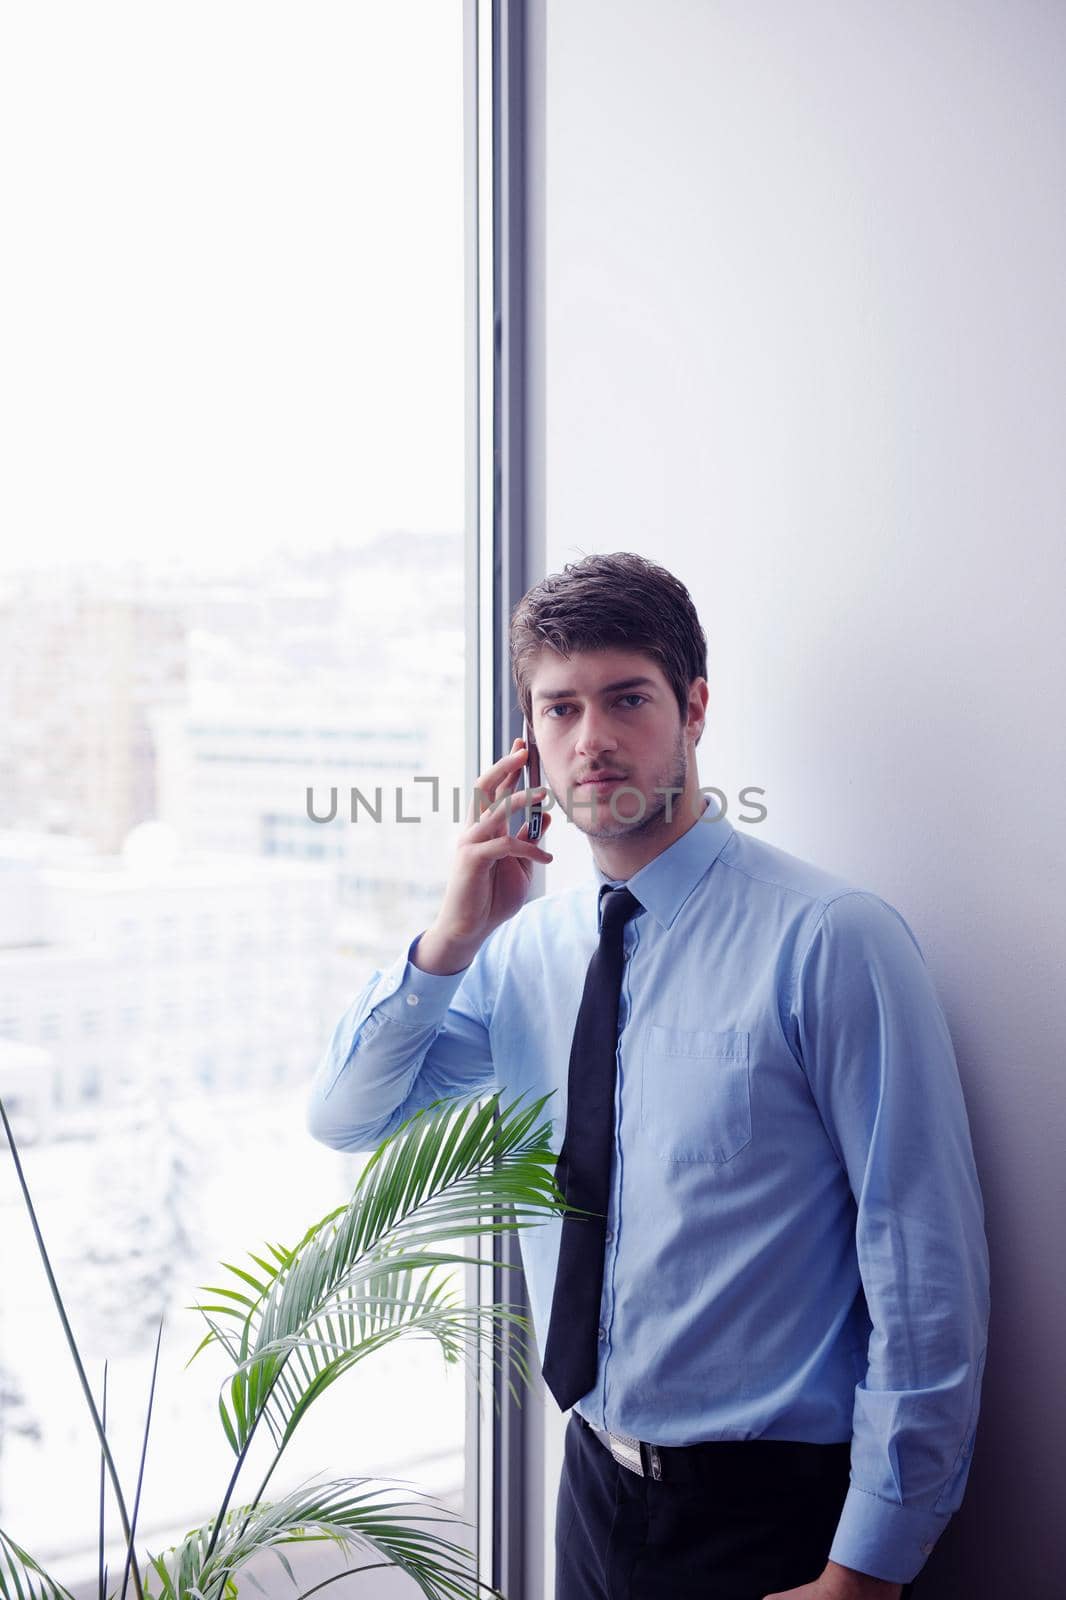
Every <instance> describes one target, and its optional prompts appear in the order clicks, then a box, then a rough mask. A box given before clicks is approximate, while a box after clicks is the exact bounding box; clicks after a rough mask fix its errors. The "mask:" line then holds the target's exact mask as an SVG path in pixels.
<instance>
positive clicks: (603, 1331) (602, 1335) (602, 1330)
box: [598, 1328, 607, 1339]
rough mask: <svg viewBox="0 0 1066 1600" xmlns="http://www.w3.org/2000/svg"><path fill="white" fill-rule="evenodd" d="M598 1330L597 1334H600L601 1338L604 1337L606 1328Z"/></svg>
mask: <svg viewBox="0 0 1066 1600" xmlns="http://www.w3.org/2000/svg"><path fill="white" fill-rule="evenodd" d="M598 1332H599V1335H600V1338H601V1339H606V1337H607V1329H606V1328H600V1329H599V1330H598Z"/></svg>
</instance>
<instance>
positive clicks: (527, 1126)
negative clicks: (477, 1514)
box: [0, 1095, 566, 1600]
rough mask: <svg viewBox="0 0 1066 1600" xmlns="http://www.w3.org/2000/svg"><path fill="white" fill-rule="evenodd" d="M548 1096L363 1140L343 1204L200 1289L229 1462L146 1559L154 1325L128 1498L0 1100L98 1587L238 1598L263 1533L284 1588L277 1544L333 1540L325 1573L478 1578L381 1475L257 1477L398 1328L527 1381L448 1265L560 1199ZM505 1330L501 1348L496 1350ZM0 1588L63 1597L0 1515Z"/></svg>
mask: <svg viewBox="0 0 1066 1600" xmlns="http://www.w3.org/2000/svg"><path fill="white" fill-rule="evenodd" d="M547 1099H548V1096H544V1097H542V1098H541V1099H539V1100H537V1101H535V1102H533V1103H532V1104H530V1105H528V1106H527V1107H525V1108H524V1109H520V1103H519V1102H515V1103H513V1104H511V1105H509V1106H506V1107H502V1106H501V1105H500V1101H499V1096H498V1095H496V1096H491V1097H489V1098H487V1099H479V1098H463V1099H458V1100H455V1099H451V1100H444V1101H438V1102H437V1103H435V1104H434V1105H432V1106H430V1107H428V1108H426V1110H424V1111H421V1112H419V1113H417V1114H416V1115H415V1116H413V1117H411V1118H410V1119H409V1120H408V1121H407V1122H406V1123H404V1125H403V1126H402V1127H401V1128H399V1129H398V1130H397V1131H396V1132H395V1133H394V1134H392V1135H391V1136H390V1137H389V1138H388V1139H386V1140H385V1141H384V1142H383V1143H382V1144H381V1145H380V1146H379V1147H378V1149H377V1150H375V1151H374V1153H373V1154H372V1155H371V1157H370V1159H369V1160H368V1162H367V1164H366V1166H365V1168H364V1169H363V1171H362V1173H361V1175H360V1177H359V1181H358V1183H357V1184H356V1187H355V1190H354V1192H353V1194H352V1197H351V1199H350V1200H349V1201H348V1203H347V1204H346V1205H344V1206H340V1207H337V1208H336V1209H335V1210H334V1211H331V1212H329V1213H328V1214H327V1215H326V1216H325V1217H323V1218H322V1219H321V1220H320V1221H318V1222H316V1223H314V1225H313V1226H312V1227H310V1228H309V1229H308V1230H307V1232H306V1233H305V1234H304V1236H303V1238H302V1239H301V1240H300V1241H299V1243H298V1244H297V1245H296V1246H295V1248H293V1249H286V1248H284V1247H283V1246H280V1245H268V1246H266V1247H265V1250H264V1253H263V1254H253V1253H252V1252H249V1259H250V1264H251V1270H245V1269H243V1268H240V1267H236V1266H228V1265H227V1266H226V1267H225V1271H226V1272H227V1273H228V1274H229V1276H228V1278H227V1279H226V1280H225V1281H224V1282H223V1283H222V1284H221V1285H212V1286H207V1287H205V1289H204V1291H203V1292H204V1293H205V1294H207V1295H209V1296H211V1298H210V1299H209V1300H207V1301H205V1302H203V1303H198V1304H197V1305H196V1306H195V1307H194V1308H192V1309H195V1310H197V1311H199V1312H200V1315H201V1316H202V1317H203V1319H204V1322H205V1323H206V1325H207V1332H206V1333H205V1334H204V1337H203V1339H202V1340H201V1341H200V1344H199V1345H198V1346H197V1348H196V1349H195V1350H194V1351H193V1353H192V1355H191V1356H190V1358H189V1362H187V1363H186V1365H187V1366H188V1365H189V1363H191V1362H192V1361H193V1360H195V1358H196V1357H197V1356H198V1355H199V1354H200V1352H201V1351H202V1350H203V1349H205V1348H206V1347H207V1346H208V1345H217V1346H220V1347H221V1349H222V1350H223V1351H224V1352H225V1354H226V1356H227V1357H228V1359H229V1363H230V1367H231V1369H232V1370H231V1371H230V1373H229V1376H228V1377H227V1378H226V1379H225V1380H224V1381H223V1383H222V1385H221V1387H220V1390H219V1397H218V1411H219V1418H220V1421H221V1425H222V1427H223V1429H224V1431H225V1435H226V1438H227V1440H228V1441H229V1444H230V1447H231V1449H232V1451H233V1455H234V1458H235V1459H234V1467H233V1471H232V1473H231V1475H230V1478H229V1482H228V1483H227V1484H226V1486H225V1490H224V1492H223V1494H222V1498H221V1502H220V1505H219V1508H218V1511H217V1513H216V1514H215V1516H213V1517H212V1518H211V1519H210V1520H209V1521H208V1522H206V1523H205V1524H204V1525H203V1526H202V1527H200V1528H195V1529H192V1530H191V1531H190V1532H189V1533H187V1534H186V1536H185V1538H184V1539H183V1540H182V1542H181V1543H180V1544H179V1545H177V1546H174V1547H172V1548H171V1549H169V1550H167V1551H165V1552H163V1553H161V1554H155V1555H151V1554H149V1555H148V1557H147V1560H146V1561H144V1562H143V1563H142V1562H141V1561H140V1560H139V1559H137V1558H136V1548H137V1545H136V1540H137V1515H138V1510H139V1507H140V1498H141V1487H142V1484H143V1480H144V1470H145V1460H146V1455H147V1448H148V1439H149V1432H150V1428H151V1414H152V1399H153V1397H154V1392H155V1380H156V1374H157V1371H158V1363H159V1349H160V1339H161V1336H162V1324H160V1329H159V1335H158V1336H157V1338H156V1349H155V1359H154V1363H153V1370H152V1388H151V1393H150V1395H149V1402H148V1409H147V1416H146V1419H145V1428H144V1438H143V1444H142V1449H141V1457H140V1466H139V1471H138V1477H137V1484H136V1489H135V1494H134V1499H133V1502H132V1507H131V1504H130V1501H129V1499H128V1498H127V1496H126V1494H125V1493H124V1491H123V1488H122V1485H121V1483H120V1480H119V1476H118V1473H117V1471H116V1468H115V1462H114V1459H113V1457H112V1453H111V1450H110V1447H109V1444H108V1438H107V1425H106V1424H107V1409H106V1408H107V1398H106V1367H105V1381H104V1394H103V1401H102V1407H101V1408H98V1407H97V1404H96V1400H95V1398H94V1396H93V1393H92V1390H91V1388H90V1385H89V1381H88V1378H87V1376H86V1373H85V1368H84V1365H83V1363H82V1359H81V1356H80V1354H79V1352H78V1346H77V1341H76V1339H75V1337H74V1333H73V1331H72V1329H71V1326H70V1322H69V1319H68V1316H67V1312H66V1308H65V1306H64V1304H63V1299H62V1296H61V1294H60V1290H59V1286H58V1284H57V1282H56V1279H55V1275H54V1273H53V1271H52V1266H51V1263H50V1260H49V1257H48V1252H47V1250H46V1248H45V1243H44V1239H43V1238H42V1236H41V1230H40V1227H39V1225H38V1221H37V1214H36V1211H35V1209H34V1206H33V1201H32V1198H31V1196H30V1191H29V1187H28V1185H27V1182H26V1177H25V1174H24V1171H23V1167H22V1162H21V1159H20V1156H19V1152H18V1148H17V1146H16V1142H15V1139H14V1136H13V1134H12V1131H11V1125H10V1122H9V1120H8V1116H7V1113H6V1111H5V1109H4V1105H3V1102H2V1100H0V1119H2V1121H3V1126H4V1132H5V1134H6V1136H7V1141H8V1144H9V1145H10V1148H11V1154H12V1158H13V1160H14V1164H15V1171H16V1174H17V1177H18V1181H19V1184H20V1186H21V1189H22V1194H23V1199H24V1201H25V1206H26V1211H27V1215H28V1217H29V1221H30V1225H31V1227H32V1228H33V1231H34V1235H35V1238H36V1241H37V1246H38V1250H39V1253H40V1256H41V1260H42V1263H43V1265H44V1269H45V1273H46V1275H47V1278H48V1282H49V1286H50V1288H51V1292H52V1296H53V1299H54V1301H55V1305H56V1309H57V1312H58V1314H59V1317H60V1319H61V1321H62V1325H63V1330H64V1333H65V1335H66V1339H67V1343H68V1345H69V1348H70V1352H71V1355H72V1357H73V1360H74V1363H75V1366H76V1368H77V1372H78V1377H79V1380H80V1383H81V1387H82V1391H83V1393H84V1396H85V1400H86V1404H87V1405H88V1408H89V1411H90V1415H91V1417H92V1421H93V1426H94V1428H95V1430H96V1434H97V1437H98V1439H99V1443H100V1451H101V1469H100V1470H101V1499H100V1573H99V1595H100V1600H111V1597H112V1596H114V1597H116V1600H126V1597H127V1593H128V1591H129V1590H130V1589H131V1588H132V1590H133V1592H134V1594H135V1595H136V1596H137V1600H234V1597H235V1596H236V1595H237V1593H238V1579H239V1576H240V1573H241V1570H242V1568H243V1567H244V1566H245V1564H246V1563H247V1562H248V1561H249V1560H250V1559H251V1558H252V1557H253V1556H255V1555H257V1554H259V1552H261V1551H263V1550H268V1549H269V1550H273V1551H274V1553H275V1555H276V1556H277V1558H278V1560H279V1562H280V1563H281V1565H282V1566H283V1567H284V1569H285V1571H286V1573H287V1575H288V1577H289V1578H290V1579H291V1580H292V1584H293V1587H294V1589H295V1588H298V1587H299V1585H298V1584H297V1581H296V1578H295V1576H294V1574H293V1572H292V1568H291V1565H290V1563H289V1562H288V1561H287V1560H286V1558H285V1556H284V1554H283V1553H282V1549H281V1547H282V1546H284V1545H286V1544H292V1543H301V1542H304V1541H306V1540H332V1541H333V1542H335V1543H336V1544H337V1545H338V1546H340V1547H341V1548H342V1549H343V1550H344V1551H346V1552H349V1551H350V1552H354V1553H356V1554H357V1555H358V1556H360V1558H362V1557H367V1558H369V1559H367V1560H365V1561H362V1560H361V1562H360V1564H359V1565H354V1566H350V1567H347V1568H345V1570H344V1572H341V1573H337V1574H335V1577H342V1576H346V1575H348V1574H350V1573H353V1572H360V1571H365V1570H368V1569H369V1568H370V1567H381V1566H396V1567H400V1568H402V1569H403V1570H404V1571H406V1572H407V1573H408V1574H409V1575H410V1576H411V1577H412V1578H413V1579H414V1580H415V1582H416V1583H417V1584H418V1585H419V1587H420V1588H421V1590H422V1591H423V1593H424V1594H425V1595H427V1596H428V1597H429V1600H464V1597H467V1596H473V1595H476V1594H477V1592H478V1590H479V1589H481V1588H486V1587H487V1585H484V1584H483V1583H481V1581H480V1580H479V1579H478V1578H477V1577H476V1574H475V1572H474V1567H473V1558H472V1556H471V1555H470V1553H469V1552H468V1551H467V1550H466V1549H465V1548H464V1547H463V1546H462V1545H460V1544H458V1543H456V1542H454V1541H453V1540H450V1539H448V1538H447V1537H445V1535H444V1534H442V1533H440V1532H436V1531H434V1530H433V1528H432V1527H431V1526H430V1524H433V1523H440V1522H442V1521H451V1522H453V1523H454V1522H455V1521H457V1519H456V1518H455V1517H454V1515H453V1513H451V1512H448V1511H445V1510H444V1509H443V1508H440V1507H434V1506H430V1507H429V1510H430V1511H432V1512H433V1513H434V1514H432V1515H430V1514H428V1513H427V1511H426V1510H423V1509H421V1508H420V1503H419V1502H418V1501H411V1500H409V1499H408V1500H397V1499H395V1498H387V1497H385V1496H387V1495H388V1494H389V1492H390V1491H387V1490H384V1489H383V1488H382V1487H381V1486H378V1487H374V1486H373V1485H372V1484H371V1483H370V1482H369V1480H367V1479H360V1478H343V1479H339V1480H335V1481H331V1482H328V1483H324V1484H303V1485H301V1486H300V1487H298V1488H296V1489H293V1490H291V1491H289V1492H288V1493H286V1494H283V1495H280V1496H279V1497H278V1498H276V1499H272V1500H268V1499H267V1498H266V1491H267V1487H268V1485H269V1483H270V1480H271V1478H272V1477H273V1475H274V1472H275V1469H276V1468H277V1466H278V1463H279V1462H280V1460H281V1458H282V1455H283V1454H284V1451H285V1448H286V1446H287V1445H288V1443H289V1441H290V1440H291V1438H292V1437H293V1434H294V1432H295V1430H296V1428H297V1426H298V1425H299V1423H300V1421H301V1419H302V1418H303V1417H304V1416H305V1415H306V1413H307V1411H308V1409H309V1407H310V1406H311V1405H313V1404H314V1402H315V1400H317V1399H318V1397H319V1396H320V1395H321V1394H323V1393H324V1392H325V1391H326V1390H327V1389H328V1388H329V1387H330V1386H331V1385H332V1384H333V1383H335V1382H336V1381H337V1379H338V1378H340V1377H341V1376H342V1375H343V1374H344V1373H345V1372H346V1371H348V1370H349V1368H351V1367H353V1366H355V1364H356V1363H357V1362H359V1361H362V1360H365V1359H366V1357H367V1356H369V1355H371V1354H372V1353H373V1352H374V1351H375V1350H377V1349H380V1348H381V1347H382V1346H384V1345H386V1344H388V1343H391V1342H392V1341H393V1340H395V1339H399V1338H404V1337H410V1336H412V1335H419V1336H422V1337H430V1338H433V1339H435V1340H436V1341H437V1342H438V1343H439V1345H440V1348H441V1351H442V1353H443V1355H444V1357H445V1359H446V1360H448V1361H452V1362H454V1361H457V1360H459V1359H460V1358H466V1357H469V1356H471V1355H475V1354H476V1352H477V1350H478V1348H479V1345H480V1342H481V1341H482V1340H488V1341H490V1348H491V1350H492V1359H493V1366H494V1367H496V1368H499V1367H501V1365H503V1366H505V1367H506V1369H507V1376H506V1381H507V1383H508V1387H509V1388H510V1390H511V1393H512V1394H515V1395H516V1397H517V1391H516V1389H515V1386H514V1383H513V1381H512V1377H511V1372H512V1370H513V1371H514V1372H515V1373H516V1374H517V1375H518V1376H519V1377H520V1378H521V1380H522V1381H523V1382H528V1380H529V1377H530V1370H529V1365H528V1362H527V1360H526V1355H525V1349H526V1336H527V1334H528V1331H529V1324H528V1319H527V1318H526V1317H525V1316H523V1315H522V1314H520V1313H519V1312H518V1311H516V1310H515V1309H514V1307H513V1306H511V1305H510V1304H509V1303H506V1302H500V1303H496V1304H493V1305H488V1306H471V1305H467V1304H464V1303H463V1301H462V1300H461V1298H460V1297H459V1296H457V1294H456V1292H455V1290H454V1288H453V1286H452V1283H451V1279H452V1277H453V1275H454V1271H455V1268H456V1267H457V1266H458V1265H459V1264H465V1263H467V1262H468V1261H469V1260H470V1259H471V1258H470V1257H469V1256H468V1255H467V1254H465V1253H464V1252H463V1251H462V1249H461V1245H462V1242H463V1241H464V1240H467V1239H471V1238H478V1237H479V1236H481V1235H488V1234H496V1233H502V1232H507V1231H512V1230H515V1229H519V1228H525V1227H530V1226H534V1225H535V1224H537V1223H539V1222H541V1221H543V1220H544V1219H545V1218H546V1217H547V1216H550V1215H553V1214H559V1213H561V1212H562V1211H564V1210H565V1209H566V1206H565V1201H564V1199H563V1196H562V1194H561V1192H560V1190H559V1188H558V1187H557V1185H556V1182H555V1178H554V1167H555V1159H556V1158H555V1155H554V1154H553V1152H552V1150H551V1147H550V1143H549V1135H550V1122H547V1121H545V1122H538V1118H539V1117H540V1115H541V1112H542V1109H543V1107H544V1104H545V1101H546V1100H547ZM505 1330H506V1331H507V1334H508V1338H507V1356H506V1359H505V1361H504V1362H503V1363H501V1360H500V1355H501V1342H502V1335H503V1333H504V1331H505ZM475 1370H476V1364H475ZM265 1433H268V1434H269V1435H270V1463H269V1467H268V1470H267V1471H266V1473H265V1475H263V1476H262V1477H261V1479H260V1481H259V1482H258V1484H257V1485H256V1487H255V1490H254V1492H253V1493H252V1495H251V1497H250V1498H244V1497H243V1484H242V1485H241V1487H242V1496H241V1497H238V1483H239V1480H241V1477H242V1473H243V1472H244V1469H245V1467H246V1466H247V1464H248V1461H249V1453H250V1450H251V1446H252V1444H253V1442H254V1441H255V1440H256V1439H261V1438H263V1437H264V1434H265ZM105 1474H106V1477H107V1479H108V1481H109V1483H110V1488H111V1493H112V1498H113V1501H114V1505H115V1509H116V1511H117V1514H118V1518H119V1522H120V1525H121V1529H122V1538H123V1542H124V1545H125V1555H124V1561H123V1571H122V1574H121V1579H120V1580H116V1582H115V1586H114V1587H113V1588H109V1587H108V1575H107V1570H106V1568H105V1567H104V1557H103V1552H104V1535H105V1526H104V1495H103V1486H104V1478H105ZM332 1581H334V1580H333V1579H332V1578H331V1579H327V1580H326V1582H327V1583H328V1582H332ZM320 1587H323V1585H322V1584H320V1583H319V1584H316V1585H315V1588H316V1589H317V1588H320ZM310 1592H311V1591H306V1593H310ZM491 1592H494V1591H490V1593H491ZM0 1600H72V1597H71V1596H70V1594H69V1591H68V1590H66V1589H64V1588H63V1586H62V1585H61V1584H59V1583H57V1582H56V1581H55V1580H54V1579H52V1578H51V1577H49V1575H48V1574H47V1573H46V1572H45V1571H44V1569H43V1568H42V1567H41V1566H40V1565H39V1564H38V1563H37V1562H36V1561H35V1560H34V1559H33V1557H32V1556H31V1555H30V1554H29V1553H28V1552H27V1551H25V1550H24V1549H22V1548H21V1546H19V1545H18V1544H16V1542H15V1541H14V1539H13V1538H11V1537H10V1536H9V1535H8V1534H7V1533H6V1532H4V1531H3V1530H2V1529H0ZM297 1600H305V1597H304V1596H303V1595H301V1596H298V1597H297Z"/></svg>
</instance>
